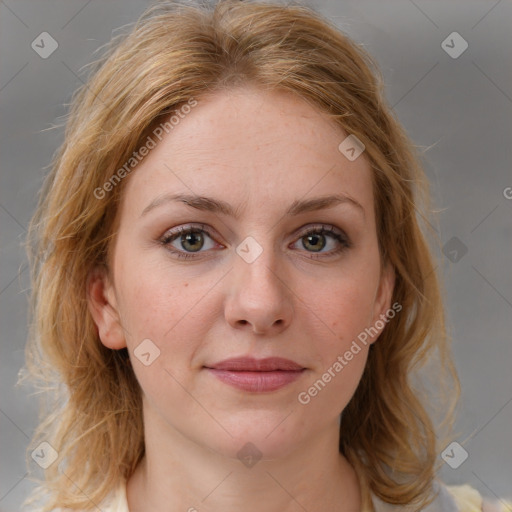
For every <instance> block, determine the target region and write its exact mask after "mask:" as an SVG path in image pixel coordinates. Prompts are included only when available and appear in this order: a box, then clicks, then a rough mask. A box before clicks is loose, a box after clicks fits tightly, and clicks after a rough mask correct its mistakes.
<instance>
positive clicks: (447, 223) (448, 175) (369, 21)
mask: <svg viewBox="0 0 512 512" xmlns="http://www.w3.org/2000/svg"><path fill="white" fill-rule="evenodd" d="M147 5H148V2H143V1H135V0H130V1H127V0H123V1H101V0H89V1H86V0H60V1H58V0H52V1H49V0H31V1H26V0H0V30H1V32H0V58H1V60H0V109H1V127H0V130H1V132H0V151H1V160H0V163H1V166H2V167H1V180H2V181H1V191H0V223H1V254H0V262H1V264H0V301H1V318H0V322H1V331H0V332H1V336H2V337H1V344H0V347H1V350H2V353H1V354H2V356H1V373H0V379H1V387H0V389H1V390H2V392H1V394H0V432H1V434H0V454H1V467H0V477H1V479H0V511H3V512H6V511H15V510H18V509H19V505H20V503H21V500H22V497H23V496H25V495H26V494H27V492H28V491H29V489H30V487H31V485H32V484H31V483H30V482H29V481H28V480H27V478H25V477H26V472H27V469H26V466H25V449H26V446H27V442H28V439H29V437H30V436H31V433H32V431H33V428H34V426H35V424H36V402H35V399H34V397H31V396H30V395H29V390H27V389H24V388H15V387H14V385H15V382H16V379H17V374H18V371H19V369H20V368H21V367H22V366H23V346H24V342H25V339H26V331H27V327H26V311H27V297H28V287H29V283H28V271H27V265H26V257H25V255H24V252H23V249H22V248H21V242H22V241H23V239H24V236H25V233H26V227H27V223H28V221H29V218H30V216H31V214H32V212H33V209H34V207H35V202H36V196H37V192H38V190H39V188H40V186H41V183H42V178H43V176H44V173H45V172H46V170H45V166H47V165H48V164H49V162H50V159H51V156H52V154H53V152H54V151H55V150H56V148H57V147H58V145H59V144H60V143H61V141H62V137H63V133H62V130H61V129H57V130H50V131H44V130H45V129H47V128H49V127H51V126H52V125H53V124H54V123H55V122H56V121H57V120H58V119H57V118H58V117H59V116H61V115H63V114H65V112H66V107H65V105H64V104H65V103H68V102H69V100H70V97H71V93H72V91H73V90H74V89H75V88H76V87H77V86H78V85H80V83H81V78H80V77H83V74H81V73H80V68H81V66H83V65H84V64H86V63H88V62H90V61H91V60H92V53H93V51H94V50H95V49H96V48H97V47H98V46H100V44H103V43H105V42H107V41H108V40H109V39H110V37H111V34H112V30H113V29H114V28H116V27H120V26H122V25H124V24H126V23H131V22H133V21H135V20H136V18H137V17H138V15H139V14H140V13H141V12H142V11H143V10H144V8H145V7H146V6H147ZM311 5H313V6H314V7H316V8H317V9H318V10H319V11H320V12H321V13H323V14H324V15H326V16H327V17H329V18H331V19H333V20H334V21H335V22H336V24H337V25H338V26H339V27H340V28H341V29H342V30H345V31H346V32H347V33H348V34H349V35H351V36H352V37H353V38H354V39H355V40H356V41H358V42H361V43H363V44H364V45H365V46H366V48H367V49H368V50H369V52H370V53H371V54H373V55H374V57H375V58H376V60H377V62H378V63H379V65H380V66H381V68H382V71H383V74H384V77H385V82H386V94H387V97H388V100H389V102H390V104H391V105H393V106H394V108H395V111H396V113H397V115H398V117H399V119H400V120H401V121H402V123H403V124H404V125H405V127H406V129H407V131H408V133H409V134H410V136H411V137H412V139H413V140H414V142H415V143H416V144H417V145H418V146H420V147H422V148H425V150H426V153H425V155H426V170H427V173H428V176H429V179H430V181H431V184H432V191H433V194H434V199H435V205H436V207H437V208H439V210H440V215H439V230H440V231H439V237H440V239H441V241H442V243H443V244H446V243H447V242H448V241H449V240H450V239H452V237H456V238H457V239H458V241H456V242H455V243H457V244H459V247H462V246H461V245H460V244H461V243H462V244H464V246H465V247H466V248H467V253H466V254H464V255H463V256H462V257H461V258H460V255H461V254H462V252H460V251H459V253H458V257H459V258H460V259H459V260H458V261H456V262H455V261H450V260H449V259H448V257H445V256H444V255H443V251H440V250H439V251H437V252H438V256H439V265H440V269H441V270H442V271H443V273H444V274H445V288H446V293H445V298H446V308H447V316H448V321H449V327H450V329H451V332H452V335H453V338H454V352H455V358H456V364H457V368H458V370H459V372H460V378H461V381H462V389H463V394H462V399H461V405H460V411H459V414H458V420H457V425H456V427H457V430H456V431H457V432H458V434H457V436H456V437H455V438H454V440H458V441H461V442H462V440H463V439H466V438H468V437H469V440H468V442H467V443H466V444H465V445H464V446H465V449H466V450H467V451H468V453H469V457H468V459H467V460H466V461H465V462H464V463H463V464H462V465H461V466H460V467H459V468H458V469H452V468H450V467H448V466H447V465H446V464H445V465H444V467H443V469H442V474H441V476H442V478H443V479H444V480H445V481H446V482H447V483H450V484H458V483H469V484H470V485H472V486H474V487H475V488H477V489H478V490H479V491H480V492H482V493H483V494H485V495H487V496H491V497H494V498H495V499H497V498H501V499H504V498H509V499H510V498H512V471H511V468H512V442H511V436H510V431H511V429H510V425H511V424H512V404H511V401H512V372H511V371H510V362H511V360H512V357H511V356H512V344H511V343H510V341H511V335H510V333H511V328H512V321H511V319H512V314H511V313H512V272H511V268H510V267H511V265H510V260H511V255H512V251H511V249H512V247H511V246H512V244H511V239H512V237H511V227H512V223H511V213H512V199H507V197H506V192H505V193H504V191H506V189H507V187H511V186H512V173H511V172H510V169H511V162H512V149H511V148H512V137H511V136H512V129H511V127H512V117H511V114H512V81H511V77H512V66H511V64H512V31H511V30H510V27H511V26H512V23H511V22H512V3H511V2H510V1H505V0H501V1H494V0H493V1H482V0H480V1H467V0H451V1H450V2H442V1H421V0H416V1H415V2H413V1H411V0H396V1H382V0H381V1H374V2H370V1H343V2H339V1H334V0H323V1H317V2H314V3H312V4H311ZM44 31H46V32H49V33H50V34H51V35H52V36H53V37H54V38H55V39H56V40H57V42H58V44H59V47H58V49H57V50H56V51H55V52H54V53H53V54H52V55H51V56H50V57H49V58H47V59H42V58H41V57H39V56H38V55H37V54H36V53H35V51H34V50H32V48H31V46H30V45H31V42H32V41H33V40H34V39H35V38H36V36H38V35H39V34H40V33H41V32H44ZM453 31H456V32H458V33H460V34H461V35H462V37H463V38H464V39H465V40H466V41H467V42H468V44H469V47H468V49H467V50H466V51H465V52H464V53H463V54H462V55H460V57H458V58H456V59H454V58H452V57H450V56H449V55H448V54H447V53H446V52H445V51H444V50H443V49H442V47H441V42H442V41H443V40H445V38H446V37H447V36H448V35H449V34H451V33H452V32H453ZM450 44H451V43H450ZM511 195H512V193H511V194H510V195H509V197H510V196H511ZM453 243H454V242H453V241H452V242H450V244H453ZM450 248H451V245H448V246H447V248H446V249H445V251H444V252H446V254H448V255H449V252H448V249H450ZM452 259H453V257H452Z"/></svg>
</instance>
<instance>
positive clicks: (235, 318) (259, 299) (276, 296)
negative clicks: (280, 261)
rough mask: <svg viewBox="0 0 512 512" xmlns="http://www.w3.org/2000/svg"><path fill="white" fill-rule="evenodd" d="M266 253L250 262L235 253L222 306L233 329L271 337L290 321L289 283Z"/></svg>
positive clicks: (290, 299) (291, 294) (268, 252)
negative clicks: (223, 305) (226, 294)
mask: <svg viewBox="0 0 512 512" xmlns="http://www.w3.org/2000/svg"><path fill="white" fill-rule="evenodd" d="M270 252H271V251H270V250H268V251H263V252H262V254H261V255H260V256H259V257H258V258H257V259H256V260H255V261H253V262H252V263H247V262H246V261H244V260H243V259H242V258H240V257H238V256H237V255H236V256H235V261H234V268H233V270H232V271H231V272H230V280H229V283H227V284H228V287H229V288H228V289H229V291H228V296H227V298H226V302H225V308H224V311H225V318H226V321H227V322H228V323H229V325H230V326H231V327H233V328H234V329H237V330H240V329H244V330H248V331H251V332H252V333H253V334H260V335H262V334H265V335H267V336H275V335H277V334H279V333H280V332H282V331H284V330H285V329H286V328H287V327H288V326H289V325H290V323H291V320H292V317H293V297H294V294H293V292H292V286H290V285H291V283H289V282H287V279H286V277H285V273H284V272H282V269H279V268H278V265H277V262H276V261H275V259H274V256H273V255H272V254H270Z"/></svg>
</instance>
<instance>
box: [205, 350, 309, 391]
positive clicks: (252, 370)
mask: <svg viewBox="0 0 512 512" xmlns="http://www.w3.org/2000/svg"><path fill="white" fill-rule="evenodd" d="M205 369H206V370H208V372H209V373H210V374H212V375H213V376H215V377H216V378H218V379H219V380H220V381H222V382H224V383H225V384H228V385H230V386H232V387H235V388H237V389H240V390H242V391H249V392H252V393H263V392H270V391H276V390H278V389H281V388H283V387H285V386H287V385H288V384H291V383H292V382H294V381H295V380H297V379H298V378H300V377H301V375H302V374H303V373H304V371H305V370H306V368H304V367H303V366H301V365H299V364H298V363H296V362H295V361H291V360H289V359H283V358H280V357H269V358H266V359H254V358H250V357H240V358H233V359H227V360H225V361H221V362H219V363H215V364H213V365H211V366H205Z"/></svg>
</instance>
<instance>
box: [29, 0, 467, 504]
mask: <svg viewBox="0 0 512 512" xmlns="http://www.w3.org/2000/svg"><path fill="white" fill-rule="evenodd" d="M244 84H257V85H259V86H260V87H262V88H264V89H267V90H272V89H276V88H281V89H284V90H288V91H293V92H294V93H295V94H297V95H298V96H299V97H301V98H303V99H304V100H306V101H308V102H310V103H311V104H312V105H314V106H315V107H316V108H317V109H319V110H321V111H322V112H325V113H327V114H328V115H330V116H331V118H332V119H333V121H334V122H336V123H337V124H338V125H339V126H340V127H341V128H343V130H345V131H346V132H348V133H349V134H354V135H356V136H357V137H358V138H359V139H360V140H361V141H363V142H364V144H365V146H366V151H365V154H366V157H367V158H368V160H369V162H370V164H371V167H372V180H373V188H374V197H375V212H376V224H377V236H378V241H379V249H380V254H381V259H382V262H389V263H391V265H392V266H393V268H394V269H395V273H396V282H395V288H394V292H393V298H392V302H395V301H396V302H398V303H399V304H401V305H402V308H403V310H402V312H401V313H400V314H399V315H397V316H396V317H395V319H393V320H392V321H391V322H389V323H388V324H387V325H386V327H385V329H384V330H383V332H382V334H381V335H380V339H379V341H378V343H375V344H373V345H372V347H371V349H370V353H369V357H368V362H367V365H366V368H365V371H364V374H363V376H362V379H361V382H360V384H359V387H358V388H357V390H356V392H355V394H354V396H353V398H352V400H351V401H350V403H349V404H348V405H347V407H346V409H345V410H344V412H343V414H342V419H341V426H340V444H339V449H340V451H341V452H342V453H343V454H344V455H345V456H346V457H347V458H348V460H349V461H350V462H351V463H352V465H353V466H354V468H355V469H356V471H357V472H358V474H359V477H360V479H361V482H362V484H363V500H364V505H363V506H364V509H365V510H371V508H372V506H371V502H370V491H371V492H373V493H374V494H375V495H376V496H378V497H380V498H381V499H382V500H384V501H386V502H389V503H394V504H406V503H408V504H415V506H418V507H419V506H421V505H422V504H424V503H427V502H428V501H429V500H430V499H431V490H432V481H433V479H434V476H435V472H436V458H437V453H438V451H437V450H438V447H437V444H436V434H435V432H434V425H433V423H434V422H433V420H432V419H431V412H432V411H427V407H426V405H425V404H426V401H425V400H426V398H428V397H427V393H426V392H420V390H419V387H418V386H417V385H416V384H415V383H414V382H413V380H412V375H416V374H418V372H416V371H414V372H413V370H417V369H419V368H420V367H421V366H422V365H423V364H424V362H425V361H427V360H430V359H429V358H430V356H433V355H437V356H438V357H437V358H436V361H437V366H436V371H438V372H440V373H441V374H442V375H444V376H447V377H451V385H452V387H451V388H450V389H449V392H445V393H444V394H443V393H441V394H440V396H441V398H447V397H448V396H449V395H451V396H457V394H458V393H457V392H458V380H457V377H456V374H455V371H454V367H453V363H452V360H451V356H450V352H449V346H448V345H449V340H448V337H447V334H446V328H445V324H444V313H443V307H442V301H441V296H440V290H439V284H438V278H437V276H436V272H435V267H434V264H433V259H432V256H431V253H430V250H429V248H428V244H427V241H426V234H424V233H423V231H422V228H421V227H420V226H421V224H422V222H423V220H424V219H425V218H427V213H428V212H430V206H429V204H430V203H429V193H428V186H427V182H426V179H425V177H424V173H423V171H422V169H421V166H420V164H419V162H420V160H419V156H418V154H417V152H416V150H415V148H414V147H413V145H412V144H411V142H410V141H409V139H408V138H407V136H406V135H405V133H404V131H403V129H402V127H401V126H400V124H399V123H398V121H397V120H396V119H395V118H394V117H393V114H392V113H391V111H390V108H389V107H388V106H387V104H386V101H385V99H384V95H383V87H382V80H381V77H380V74H379V72H378V70H377V67H376V66H375V64H374V63H373V61H372V60H371V58H370V57H369V56H368V54H367V53H366V52H365V51H364V50H363V49H362V48H361V47H359V46H358V45H356V44H355V43H354V42H352V41H351V40H350V39H349V38H347V37H346V36H345V35H344V34H343V33H341V32H340V31H339V30H338V29H337V28H336V27H335V26H333V25H332V24H330V23H329V22H328V21H326V20H325V19H323V18H322V17H321V16H320V15H319V14H318V13H316V12H315V11H313V10H312V9H310V8H308V7H305V6H303V5H296V4H289V5H278V4H272V3H267V2H254V3H252V2H239V1H233V0H227V1H220V2H218V3H216V4H215V5H208V4H194V3H190V2H187V3H183V2H182V3H176V2H172V3H167V2H159V3H158V4H157V5H155V6H154V7H153V8H150V9H149V10H148V11H146V13H144V14H143V15H142V17H141V18H140V19H139V20H138V22H137V23H136V24H135V26H134V27H133V28H132V29H131V31H130V32H128V33H126V34H123V35H119V36H116V37H115V38H113V40H112V43H111V44H110V45H109V46H108V48H107V50H106V51H105V53H104V56H103V57H102V58H101V60H100V61H98V62H97V63H96V65H95V69H93V72H92V73H91V77H90V79H89V81H88V83H87V84H86V85H84V86H83V87H81V88H80V89H79V90H78V91H77V93H76V94H75V96H74V98H73V102H72V107H71V109H70V113H69V119H68V120H67V126H66V132H65V140H64V143H63V145H62V147H61V148H60V150H59V151H58V153H57V154H56V156H55V158H54V161H53V164H52V169H51V171H50V172H49V174H48V176H47V177H46V181H45V184H44V187H43V189H42V192H41V197H40V200H39V205H38V208H37V211H36V213H35V214H34V217H33V219H32V222H31V225H30V229H29V236H28V241H27V249H28V253H29V259H30V266H31V276H32V283H33V293H32V302H31V310H30V311H31V330H30V336H29V342H28V344H27V366H28V368H29V370H30V373H31V375H32V376H33V377H35V378H36V379H37V380H38V381H39V383H40V384H42V387H43V388H44V389H45V390H46V391H48V390H50V391H52V392H53V393H52V394H51V396H52V397H53V399H52V400H51V401H50V402H45V405H46V407H44V408H43V412H42V421H41V424H40V426H39V428H38V430H37V433H36V435H35V437H34V440H33V443H32V446H31V448H33V447H34V446H36V445H37V444H38V443H39V442H41V441H43V440H44V441H48V442H50V444H51V445H52V446H53V447H54V448H55V449H56V450H57V452H58V454H59V459H58V463H55V464H53V465H51V466H50V467H49V468H48V469H47V470H46V471H45V478H44V482H42V485H41V486H40V488H39V490H38V491H37V492H36V493H35V494H34V496H39V495H42V493H43V492H44V493H46V503H45V505H44V507H43V510H44V511H48V510H52V509H53V508H55V507H57V506H59V507H63V508H69V509H71V510H77V509H81V510H89V509H92V508H94V507H95V505H97V504H98V503H100V502H101V500H102V499H103V498H105V497H106V496H107V494H108V493H109V492H111V491H112V489H113V488H114V487H115V486H116V485H117V484H118V483H119V481H120V479H122V478H124V479H128V478H129V477H130V475H131V474H132V473H133V471H134V470H135V467H136V466H137V464H138V463H139V461H140V460H141V457H142V456H143V454H144V440H143V430H144V427H143V418H142V407H141V389H140V387H139V384H138V382H137V380H136V378H135V375H134V372H133V370H132V368H131V366H130V363H129V355H128V353H127V351H126V349H123V350H119V351H115V350H109V349H107V348H105V347H104V346H103V345H102V343H101V342H100V340H99V337H98V332H97V329H96V326H95V324H94V322H93V320H92V318H91V315H90V313H89V311H88V307H87V300H86V282H87V277H88V274H89V272H90V271H91V269H92V268H94V267H95V266H98V265H104V266H106V267H107V269H108V261H109V259H110V256H111V248H112V241H113V239H114V237H115V232H116V222H117V220H116V219H117V213H118V205H119V201H120V198H121V194H122V191H123V188H124V185H125V184H126V180H128V179H129V177H127V178H125V179H124V180H122V181H120V182H119V183H118V184H117V186H115V187H113V189H112V190H111V191H110V192H109V193H108V194H107V195H106V197H104V198H103V199H98V198H96V197H95V194H94V192H93V191H94V190H96V189H97V188H99V187H102V186H103V184H104V183H105V182H107V181H108V180H109V179H111V177H112V176H113V174H114V173H115V172H116V170H117V169H119V168H121V167H122V166H123V164H124V163H125V162H127V161H128V160H129V159H130V157H131V156H132V154H133V152H134V151H135V150H137V149H138V148H139V147H141V146H142V144H143V142H144V140H145V138H146V137H147V134H148V133H149V132H150V131H151V129H152V127H154V126H155V125H156V123H158V122H160V121H162V120H164V119H166V118H168V117H169V115H170V114H171V112H172V111H174V110H177V109H178V108H179V107H180V106H181V105H184V104H185V103H186V102H187V101H188V100H190V98H196V99H197V100H199V101H200V99H201V97H204V96H205V95H206V94H209V93H213V92H216V91H222V90H227V89H229V88H232V87H235V86H243V85H244ZM422 208H423V211H422ZM436 375H437V374H436ZM45 396H46V395H45ZM451 405H453V404H451ZM451 405H450V406H451ZM447 410H451V409H444V412H446V411H447ZM448 416H449V415H448ZM436 422H437V421H436ZM29 450H30V448H29Z"/></svg>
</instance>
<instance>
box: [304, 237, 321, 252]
mask: <svg viewBox="0 0 512 512" xmlns="http://www.w3.org/2000/svg"><path fill="white" fill-rule="evenodd" d="M306 239H307V244H308V245H312V246H315V245H316V244H318V243H320V247H312V249H313V251H315V252H318V251H321V250H322V249H323V248H324V247H325V238H324V237H323V236H322V235H308V236H306ZM304 247H305V248H306V249H307V247H306V244H304Z"/></svg>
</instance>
